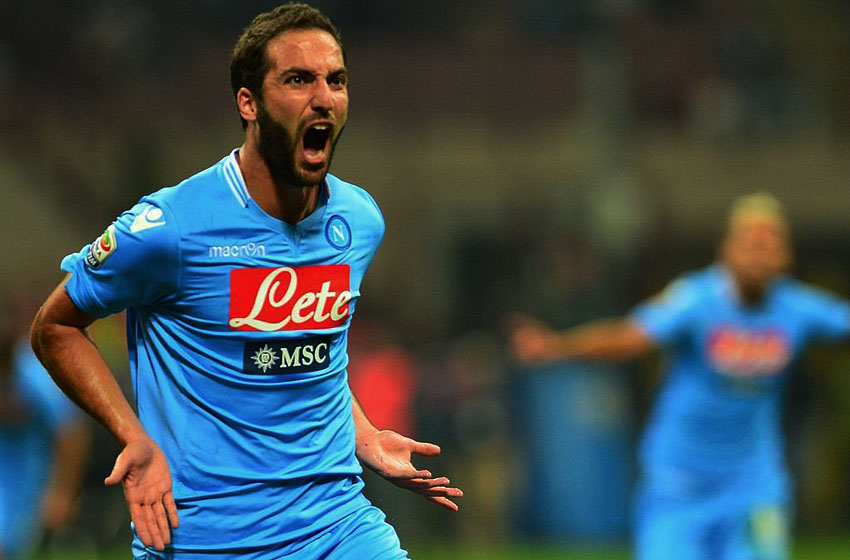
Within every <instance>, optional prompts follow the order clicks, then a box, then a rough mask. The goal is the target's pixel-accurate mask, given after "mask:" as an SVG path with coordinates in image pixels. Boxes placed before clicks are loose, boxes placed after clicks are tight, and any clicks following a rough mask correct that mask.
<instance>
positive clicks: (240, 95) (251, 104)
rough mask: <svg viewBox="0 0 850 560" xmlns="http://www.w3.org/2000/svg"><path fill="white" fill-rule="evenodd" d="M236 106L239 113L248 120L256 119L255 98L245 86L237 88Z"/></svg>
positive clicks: (253, 120)
mask: <svg viewBox="0 0 850 560" xmlns="http://www.w3.org/2000/svg"><path fill="white" fill-rule="evenodd" d="M236 108H237V109H238V110H239V115H240V116H241V117H242V118H243V119H245V120H246V121H248V122H255V121H256V120H257V99H256V98H255V97H254V94H253V93H251V90H249V89H248V88H246V87H241V88H239V91H237V92H236Z"/></svg>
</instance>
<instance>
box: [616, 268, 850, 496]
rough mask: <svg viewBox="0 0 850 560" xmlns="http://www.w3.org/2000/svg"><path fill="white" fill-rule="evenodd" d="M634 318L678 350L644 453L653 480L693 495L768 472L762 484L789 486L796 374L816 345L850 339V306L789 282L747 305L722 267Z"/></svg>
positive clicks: (678, 285)
mask: <svg viewBox="0 0 850 560" xmlns="http://www.w3.org/2000/svg"><path fill="white" fill-rule="evenodd" d="M632 317H633V319H635V320H636V321H637V322H638V323H639V324H640V325H642V327H643V328H644V329H645V330H646V332H647V333H648V334H649V335H650V336H651V337H652V338H653V339H654V340H656V341H657V342H658V343H659V344H661V345H663V346H664V347H666V348H667V349H668V350H669V351H670V360H671V363H670V365H669V372H668V376H667V379H666V381H665V385H664V387H663V388H662V390H661V392H660V395H659V397H658V402H657V403H656V406H655V408H654V411H653V414H652V417H651V419H650V421H649V425H648V428H647V431H646V434H645V436H644V441H643V445H642V449H641V455H642V457H641V458H642V462H643V464H644V466H645V467H646V468H647V470H648V471H649V472H650V473H652V474H651V476H668V478H670V479H668V480H666V481H665V484H666V485H668V486H670V485H675V484H676V481H675V480H672V478H675V477H676V476H679V475H685V476H683V478H682V479H681V480H680V482H681V485H682V491H683V492H685V493H687V492H697V493H698V492H699V491H700V490H701V489H700V488H687V485H689V484H693V483H694V480H702V481H706V480H708V481H710V480H712V479H715V478H716V479H718V480H722V479H728V477H737V478H740V477H742V476H746V475H747V474H748V473H759V477H758V478H757V479H756V478H754V479H753V481H752V484H772V485H774V486H777V487H778V486H781V485H783V484H785V468H784V460H783V446H782V438H781V433H780V432H781V430H780V412H781V410H780V403H781V395H782V391H783V387H784V385H785V382H786V379H787V373H788V370H789V367H790V366H791V365H792V364H793V362H794V360H795V359H797V358H798V357H799V355H800V353H801V352H802V350H803V349H804V348H805V347H806V345H807V343H809V342H810V341H813V340H830V339H838V338H846V337H848V336H850V304H848V303H847V302H845V301H842V300H839V299H837V298H835V297H832V296H830V295H827V294H826V293H824V292H821V291H818V290H816V289H814V288H812V287H809V286H806V285H804V284H802V283H800V282H797V281H795V280H793V279H792V278H790V277H781V278H780V279H778V280H777V281H776V282H775V283H774V284H773V285H772V286H771V287H770V288H769V289H768V292H767V294H766V297H765V298H764V301H763V302H762V303H761V304H759V305H757V306H747V305H744V304H743V303H742V302H741V301H740V300H739V298H738V295H737V290H736V287H735V284H734V280H733V278H732V277H731V274H730V273H729V271H728V270H727V269H726V268H725V267H723V266H720V265H716V266H713V267H710V268H708V269H705V270H702V271H699V272H696V273H693V274H689V275H686V276H684V277H682V278H680V279H678V280H676V281H675V282H673V283H672V284H671V285H670V286H669V287H668V288H667V290H666V291H665V292H664V293H663V294H662V295H660V296H659V297H657V298H656V299H654V300H651V301H649V302H647V303H645V304H643V305H641V306H639V307H638V308H637V309H636V310H635V312H634V313H633V315H632ZM665 472H666V473H667V475H665V474H663V473H665ZM687 473H690V474H698V475H705V476H700V477H697V479H693V478H689V477H688V476H687V475H686V474H687ZM772 475H773V476H772ZM702 490H705V489H702Z"/></svg>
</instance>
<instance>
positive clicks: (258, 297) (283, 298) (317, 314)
mask: <svg viewBox="0 0 850 560" xmlns="http://www.w3.org/2000/svg"><path fill="white" fill-rule="evenodd" d="M351 297H352V296H351V287H350V268H349V266H348V265H347V264H335V265H322V266H300V267H289V266H281V267H278V268H234V269H232V270H231V271H230V314H229V321H228V325H229V327H230V328H231V329H233V330H237V331H264V332H272V331H294V330H313V329H329V328H333V327H337V326H340V325H343V324H345V322H346V321H347V320H348V315H349V303H350V302H351Z"/></svg>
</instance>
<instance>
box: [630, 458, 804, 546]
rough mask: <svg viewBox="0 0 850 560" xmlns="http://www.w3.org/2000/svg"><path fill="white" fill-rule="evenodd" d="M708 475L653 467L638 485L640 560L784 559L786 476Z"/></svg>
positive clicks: (636, 528) (636, 529)
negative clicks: (725, 476) (730, 477)
mask: <svg viewBox="0 0 850 560" xmlns="http://www.w3.org/2000/svg"><path fill="white" fill-rule="evenodd" d="M769 479H770V477H768V476H760V477H756V476H751V477H739V478H737V479H731V480H725V479H722V480H717V479H714V480H705V479H700V478H699V477H692V476H688V475H683V474H682V473H675V472H673V471H672V470H668V471H667V472H658V471H656V472H654V473H652V474H651V475H648V476H646V478H645V479H644V480H643V481H642V482H641V484H640V485H639V487H638V491H637V496H636V501H635V513H634V526H633V530H634V535H633V540H634V549H635V551H634V552H635V558H636V559H638V560H668V559H670V558H676V559H677V560H786V559H787V558H788V556H789V548H790V546H789V532H790V531H789V526H790V522H789V509H790V505H789V502H790V498H789V491H788V489H787V484H786V483H785V482H784V480H783V479H782V477H777V478H774V479H773V480H769Z"/></svg>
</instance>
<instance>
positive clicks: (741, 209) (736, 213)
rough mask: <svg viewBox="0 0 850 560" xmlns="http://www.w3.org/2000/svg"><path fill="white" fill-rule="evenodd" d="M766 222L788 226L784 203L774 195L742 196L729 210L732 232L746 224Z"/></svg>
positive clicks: (758, 193) (762, 192)
mask: <svg viewBox="0 0 850 560" xmlns="http://www.w3.org/2000/svg"><path fill="white" fill-rule="evenodd" d="M753 220H764V221H770V222H775V223H778V224H781V225H782V226H783V227H786V228H787V226H788V222H787V220H786V219H785V211H784V210H783V209H782V203H781V202H779V200H778V199H777V198H776V197H775V196H773V195H772V194H770V193H768V192H764V191H759V192H755V193H752V194H747V195H744V196H741V197H739V198H737V199H735V201H734V202H733V203H732V208H731V209H730V210H729V223H728V229H729V230H730V231H731V230H733V229H735V228H736V227H737V226H740V225H742V224H743V223H745V222H751V221H753Z"/></svg>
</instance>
